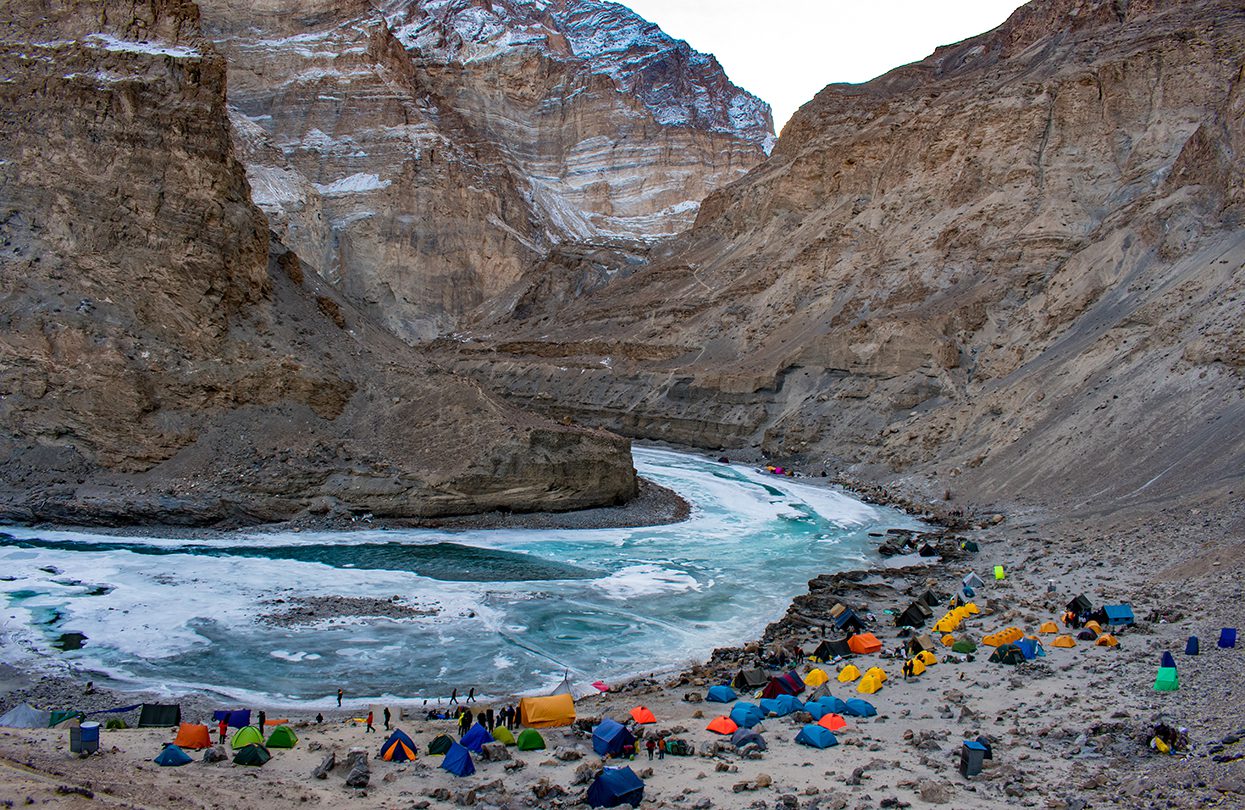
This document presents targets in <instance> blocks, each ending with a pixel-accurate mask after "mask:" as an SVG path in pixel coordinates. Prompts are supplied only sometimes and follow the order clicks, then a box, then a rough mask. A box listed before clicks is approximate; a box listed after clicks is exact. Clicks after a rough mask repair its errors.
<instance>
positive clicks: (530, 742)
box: [514, 728, 545, 751]
mask: <svg viewBox="0 0 1245 810" xmlns="http://www.w3.org/2000/svg"><path fill="white" fill-rule="evenodd" d="M514 744H515V746H516V747H517V748H518V749H519V750H520V751H542V750H544V748H545V738H544V737H542V736H540V732H539V731H537V730H536V729H534V728H525V729H523V730H522V731H520V732H519V736H518V737H515V739H514Z"/></svg>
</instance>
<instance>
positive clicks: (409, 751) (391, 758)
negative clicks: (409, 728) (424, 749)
mask: <svg viewBox="0 0 1245 810" xmlns="http://www.w3.org/2000/svg"><path fill="white" fill-rule="evenodd" d="M416 751H417V749H416V748H415V741H414V740H412V739H411V738H410V737H408V736H407V734H406V732H405V731H403V730H402V729H400V728H395V729H394V730H393V733H392V734H390V735H389V739H387V740H385V744H384V745H382V746H381V747H380V758H381V759H383V760H385V761H386V762H409V761H410V760H412V759H415V755H416Z"/></svg>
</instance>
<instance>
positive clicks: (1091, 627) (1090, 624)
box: [1085, 619, 1102, 633]
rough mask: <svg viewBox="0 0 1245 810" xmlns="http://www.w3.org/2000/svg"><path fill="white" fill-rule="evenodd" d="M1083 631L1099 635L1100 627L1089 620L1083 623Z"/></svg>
mask: <svg viewBox="0 0 1245 810" xmlns="http://www.w3.org/2000/svg"><path fill="white" fill-rule="evenodd" d="M1085 629H1086V630H1093V631H1094V632H1095V633H1101V632H1102V625H1101V624H1099V623H1098V622H1096V621H1094V620H1093V619H1090V620H1089V621H1087V622H1085Z"/></svg>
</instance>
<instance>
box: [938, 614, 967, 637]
mask: <svg viewBox="0 0 1245 810" xmlns="http://www.w3.org/2000/svg"><path fill="white" fill-rule="evenodd" d="M962 621H964V620H963V619H961V618H960V617H959V616H956V615H955V613H954V611H953V612H951V613H948V614H946V615H945V616H943V617H942V618H941V619H939V620H938V622H937V623H936V624H935V625H934V632H935V633H950V632H951V631H952V630H954V629H956V628H957V627H959V626H960V622H962Z"/></svg>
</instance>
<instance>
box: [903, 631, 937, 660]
mask: <svg viewBox="0 0 1245 810" xmlns="http://www.w3.org/2000/svg"><path fill="white" fill-rule="evenodd" d="M936 649H937V647H936V646H935V645H934V639H933V638H932V637H930V636H928V635H925V634H921V635H919V636H913V637H912V638H910V639H908V655H916V654H917V653H919V652H921V651H922V650H928V651H929V652H933V651H934V650H936Z"/></svg>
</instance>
